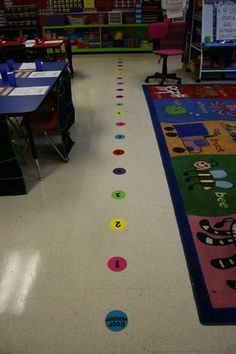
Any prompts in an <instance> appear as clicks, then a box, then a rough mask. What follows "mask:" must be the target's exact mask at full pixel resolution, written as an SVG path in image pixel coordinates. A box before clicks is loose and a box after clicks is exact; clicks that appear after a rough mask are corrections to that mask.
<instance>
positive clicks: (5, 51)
mask: <svg viewBox="0 0 236 354" xmlns="http://www.w3.org/2000/svg"><path fill="white" fill-rule="evenodd" d="M1 58H2V60H4V61H6V60H8V59H13V60H14V61H15V62H17V63H22V62H25V61H27V53H26V48H25V45H24V44H18V45H9V46H2V47H1Z"/></svg>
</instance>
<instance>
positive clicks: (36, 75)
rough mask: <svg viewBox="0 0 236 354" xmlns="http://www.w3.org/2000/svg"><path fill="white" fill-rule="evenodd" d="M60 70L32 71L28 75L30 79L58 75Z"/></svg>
mask: <svg viewBox="0 0 236 354" xmlns="http://www.w3.org/2000/svg"><path fill="white" fill-rule="evenodd" d="M60 73H61V71H60V70H54V71H34V72H33V73H31V74H30V75H29V76H28V77H29V78H30V79H31V78H32V79H35V78H44V77H58V76H59V75H60Z"/></svg>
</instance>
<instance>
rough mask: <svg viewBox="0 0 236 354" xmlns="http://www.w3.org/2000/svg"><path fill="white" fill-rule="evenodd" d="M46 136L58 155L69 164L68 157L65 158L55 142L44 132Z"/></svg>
mask: <svg viewBox="0 0 236 354" xmlns="http://www.w3.org/2000/svg"><path fill="white" fill-rule="evenodd" d="M43 132H44V135H45V136H46V138H47V139H48V141H49V142H50V143H51V145H52V146H53V148H54V150H55V151H56V152H57V153H58V155H59V156H60V157H61V158H62V160H63V161H65V162H67V161H68V160H69V158H68V156H64V155H63V154H62V153H61V151H60V150H59V149H58V147H57V146H56V145H55V144H54V142H53V141H52V139H51V138H50V137H49V135H48V134H47V132H46V130H44V131H43Z"/></svg>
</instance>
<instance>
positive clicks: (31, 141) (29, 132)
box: [24, 116, 43, 180]
mask: <svg viewBox="0 0 236 354" xmlns="http://www.w3.org/2000/svg"><path fill="white" fill-rule="evenodd" d="M24 123H25V128H26V131H27V136H28V139H29V144H30V148H31V151H32V156H33V159H34V161H35V164H36V167H37V171H38V175H39V179H40V180H41V179H43V176H42V174H41V169H40V165H39V161H38V154H37V150H36V147H35V144H34V138H33V134H32V129H31V125H30V120H29V118H28V117H27V116H25V117H24Z"/></svg>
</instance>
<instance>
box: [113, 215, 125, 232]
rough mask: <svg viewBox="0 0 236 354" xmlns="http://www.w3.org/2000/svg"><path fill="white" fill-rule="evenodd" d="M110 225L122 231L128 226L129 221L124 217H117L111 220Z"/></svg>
mask: <svg viewBox="0 0 236 354" xmlns="http://www.w3.org/2000/svg"><path fill="white" fill-rule="evenodd" d="M109 226H110V227H111V228H112V229H113V230H116V231H120V230H123V229H125V228H126V226H127V222H126V221H125V220H124V219H120V218H116V219H112V220H111V221H110V222H109Z"/></svg>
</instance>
